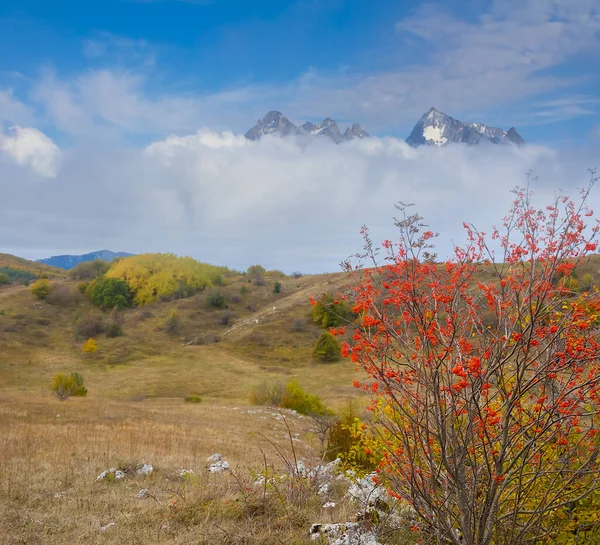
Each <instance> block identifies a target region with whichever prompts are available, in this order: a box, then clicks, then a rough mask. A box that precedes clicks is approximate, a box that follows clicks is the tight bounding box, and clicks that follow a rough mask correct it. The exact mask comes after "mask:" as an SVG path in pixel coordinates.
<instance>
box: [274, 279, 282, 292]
mask: <svg viewBox="0 0 600 545" xmlns="http://www.w3.org/2000/svg"><path fill="white" fill-rule="evenodd" d="M281 287H282V286H281V282H279V280H278V281H277V282H275V284H273V293H281Z"/></svg>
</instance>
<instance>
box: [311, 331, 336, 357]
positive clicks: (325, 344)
mask: <svg viewBox="0 0 600 545" xmlns="http://www.w3.org/2000/svg"><path fill="white" fill-rule="evenodd" d="M313 355H314V357H315V358H317V359H318V360H320V361H325V362H331V361H337V360H339V359H340V358H341V357H342V349H341V346H340V343H339V342H338V340H337V339H336V338H335V337H334V336H333V335H332V334H331V333H329V332H327V331H324V332H323V333H321V336H320V337H319V339H318V340H317V345H316V346H315V349H314V351H313Z"/></svg>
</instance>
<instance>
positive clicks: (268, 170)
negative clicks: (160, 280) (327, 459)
mask: <svg viewBox="0 0 600 545" xmlns="http://www.w3.org/2000/svg"><path fill="white" fill-rule="evenodd" d="M7 138H9V137H3V140H2V148H3V149H4V150H5V152H4V153H9V154H10V155H11V157H12V158H14V159H15V160H11V161H5V162H3V163H1V164H0V193H1V194H2V195H3V196H4V198H2V199H0V247H1V248H2V249H3V251H11V252H13V253H17V254H20V255H23V256H25V257H30V258H37V257H43V256H46V255H48V254H51V253H67V252H73V253H79V252H84V251H90V250H95V249H101V248H110V249H113V250H125V251H131V252H136V253H138V252H149V251H170V252H174V253H177V254H181V255H191V256H193V257H196V258H198V259H200V260H203V261H208V262H212V263H217V264H225V265H228V266H231V267H236V268H241V269H244V268H246V267H248V266H249V265H251V264H254V263H261V264H262V265H264V266H266V267H269V268H280V269H283V270H285V271H287V272H291V271H294V270H300V271H304V272H323V271H336V270H338V264H339V263H340V262H341V261H342V260H343V259H345V258H346V257H348V256H349V255H350V254H353V253H355V252H357V251H360V249H361V247H362V240H361V238H360V235H359V231H360V228H361V226H362V225H363V224H368V225H369V226H370V228H371V230H372V233H373V236H374V238H375V240H376V241H381V240H383V239H384V238H391V239H393V238H394V227H393V216H394V214H395V212H396V210H395V208H394V204H395V203H397V202H398V201H404V202H413V203H415V205H416V207H415V210H416V211H418V212H419V213H420V214H421V215H422V216H424V218H425V221H426V222H427V223H429V224H430V225H431V227H432V228H433V229H434V230H436V231H440V233H441V236H440V239H439V241H438V244H439V247H438V252H439V253H440V255H446V254H448V253H449V252H450V251H451V247H452V243H453V241H454V242H457V243H459V242H462V241H463V240H464V236H463V233H462V228H461V225H462V221H470V222H473V223H475V224H476V225H478V226H480V227H481V228H483V229H484V230H485V229H487V228H489V227H490V226H491V225H492V224H493V223H499V222H500V221H501V218H502V216H503V215H504V213H505V212H506V211H507V210H508V208H509V207H510V203H511V200H512V196H511V194H510V189H511V188H512V187H514V186H515V185H523V184H524V183H525V172H526V171H528V170H530V169H533V170H534V171H535V172H536V173H537V174H538V175H539V179H538V180H537V181H535V182H534V187H533V188H534V190H535V191H536V193H537V194H538V198H539V199H540V203H541V204H545V202H546V201H547V200H548V199H549V198H550V197H551V196H552V194H553V192H554V190H556V189H558V188H562V189H564V190H565V191H566V192H570V193H571V194H573V193H574V189H575V187H576V186H581V185H583V184H585V183H586V181H587V172H586V167H588V166H594V164H593V161H594V160H595V161H597V160H598V157H597V156H594V154H593V153H592V152H581V154H580V155H579V156H576V155H574V154H573V153H564V154H562V153H560V152H556V151H552V150H549V149H547V148H542V147H535V146H526V147H523V148H516V147H504V146H493V145H489V146H480V147H476V148H468V147H463V146H459V145H455V146H448V147H447V148H441V149H437V148H436V149H430V148H421V149H413V148H410V147H409V146H407V145H406V144H405V143H404V142H402V141H398V140H396V139H393V138H382V139H380V138H371V139H368V140H362V141H352V142H349V143H347V144H343V145H339V146H336V145H335V144H333V143H331V142H330V141H329V140H328V139H323V140H321V141H315V142H312V143H310V144H307V143H306V142H303V141H296V140H293V139H277V138H264V139H263V140H261V141H260V142H251V141H248V140H246V139H245V138H244V137H243V136H241V135H235V134H233V133H228V132H225V133H219V132H215V131H210V130H203V131H200V132H198V133H196V134H190V135H186V136H171V137H168V138H165V139H162V140H157V141H155V142H153V143H151V144H150V145H148V146H145V147H134V148H132V147H130V148H125V147H117V146H108V145H91V144H89V145H85V144H82V145H80V146H78V147H73V148H70V149H67V150H64V151H63V153H62V155H63V156H62V159H61V164H60V167H57V166H56V165H57V163H55V162H52V161H54V159H55V158H56V157H57V156H56V155H55V151H56V150H55V149H54V148H53V147H52V146H54V144H52V143H51V142H50V143H49V142H48V141H47V137H44V135H42V134H41V133H39V131H35V129H18V130H17V131H16V134H15V136H14V137H12V139H11V140H8V139H7ZM32 142H34V143H37V144H36V145H37V148H35V146H34V145H32V144H31V143H32ZM44 146H45V147H44ZM7 149H8V150H11V151H6V150H7ZM32 149H37V151H36V152H32V151H31V150H32ZM40 149H41V150H44V149H45V150H46V151H48V155H47V156H45V158H41V157H42V156H43V154H42V156H40ZM32 153H33V154H32ZM36 153H37V155H36ZM50 158H52V161H50ZM57 169H58V170H57ZM48 175H51V176H54V177H53V178H47V180H46V182H45V183H43V184H39V183H38V180H39V177H40V176H48ZM594 198H595V200H596V202H598V198H597V196H596V197H594Z"/></svg>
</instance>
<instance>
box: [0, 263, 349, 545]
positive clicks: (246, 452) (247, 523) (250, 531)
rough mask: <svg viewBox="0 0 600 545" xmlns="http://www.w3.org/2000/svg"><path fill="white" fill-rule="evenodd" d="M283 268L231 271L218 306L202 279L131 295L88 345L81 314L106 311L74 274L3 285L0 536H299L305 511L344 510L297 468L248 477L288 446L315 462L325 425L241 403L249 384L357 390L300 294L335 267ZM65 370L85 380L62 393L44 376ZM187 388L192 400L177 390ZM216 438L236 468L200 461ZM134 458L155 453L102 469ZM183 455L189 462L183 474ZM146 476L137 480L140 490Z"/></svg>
mask: <svg viewBox="0 0 600 545" xmlns="http://www.w3.org/2000/svg"><path fill="white" fill-rule="evenodd" d="M281 281H282V283H283V289H282V293H281V294H275V293H273V288H272V280H270V281H269V280H268V279H267V283H266V285H265V286H250V285H249V284H247V281H246V280H245V279H244V278H243V277H242V278H237V279H236V278H234V279H230V280H229V282H228V284H227V285H226V286H224V287H222V288H220V289H221V290H222V291H223V293H225V294H226V295H227V297H228V308H227V309H213V308H210V307H209V306H208V305H207V304H206V295H205V294H200V295H198V296H196V297H193V298H190V299H184V300H179V301H173V302H167V303H157V304H153V305H150V306H148V307H144V308H138V309H132V310H129V311H126V312H125V313H124V324H123V331H124V335H123V336H121V337H117V338H112V339H109V338H106V337H105V336H104V335H99V336H98V337H97V342H98V352H97V353H96V354H92V355H89V354H84V353H83V351H82V345H83V342H84V341H85V339H84V338H81V337H78V335H77V326H76V324H77V323H78V320H81V318H82V317H90V316H91V317H93V316H96V317H98V318H99V317H100V316H99V314H100V313H99V311H98V310H97V309H94V308H92V307H91V305H90V303H89V302H88V301H87V299H86V298H85V297H84V296H81V295H79V294H78V293H77V283H75V282H68V281H62V280H60V281H58V284H59V285H60V286H61V288H60V289H59V296H60V297H56V298H55V299H54V300H52V301H49V302H38V301H36V300H35V298H34V297H33V296H32V295H31V293H30V292H29V290H28V289H27V288H24V287H14V286H13V287H9V288H3V289H2V290H1V291H0V512H1V513H2V516H1V517H0V543H3V544H6V545H13V544H42V543H57V544H84V543H85V544H94V543H115V544H117V543H118V544H135V543H174V544H188V543H198V544H221V543H222V544H255V543H256V544H265V545H269V544H274V545H275V544H284V543H285V544H288V545H291V544H296V545H300V544H304V543H315V541H311V539H310V537H309V534H308V531H309V528H310V525H311V523H314V522H333V521H345V520H349V517H350V514H349V513H348V512H347V511H348V510H349V509H350V507H349V506H348V503H347V500H345V499H343V498H342V496H343V491H342V490H340V491H336V490H334V491H333V492H332V497H331V498H330V499H335V502H336V507H335V508H334V509H323V507H322V505H323V503H324V501H325V499H324V498H323V497H322V496H319V495H317V491H316V488H315V486H314V483H309V482H308V481H306V480H302V481H300V480H294V479H288V480H285V481H282V482H281V483H279V484H277V485H276V486H273V487H270V488H269V490H268V491H266V490H265V489H264V488H263V487H262V486H259V485H257V484H255V481H256V473H264V472H265V469H266V472H267V473H269V474H277V475H285V474H289V469H290V468H289V467H288V463H291V461H292V460H293V459H294V456H296V457H297V458H298V459H302V460H304V461H305V462H307V463H309V464H317V463H318V462H319V441H318V439H317V437H316V435H315V433H314V431H311V428H312V425H311V420H310V418H308V417H302V416H301V415H294V414H291V413H284V414H285V421H284V420H283V418H282V416H281V415H280V414H278V413H277V412H275V410H271V409H266V408H261V407H254V406H250V405H249V404H248V395H249V392H250V390H251V389H252V387H253V386H255V385H257V384H260V383H261V382H263V381H265V380H281V381H284V382H285V381H288V380H291V379H296V380H298V381H299V382H300V383H301V385H302V386H303V387H304V388H305V389H306V390H308V391H309V392H312V393H316V394H319V395H320V396H321V397H322V398H323V400H324V401H325V402H326V403H327V404H328V405H329V406H331V407H333V408H339V407H341V406H343V405H344V403H345V402H346V400H347V399H348V398H349V397H351V396H356V395H357V394H356V391H355V390H354V388H353V387H352V380H353V378H354V375H355V370H354V369H353V368H352V366H351V365H349V364H348V363H347V362H339V363H334V364H322V363H317V362H314V361H313V359H312V347H313V346H314V342H315V340H316V337H317V336H318V334H319V328H318V327H317V326H316V325H315V324H313V323H311V320H310V306H309V304H308V295H309V294H312V295H318V294H319V293H322V292H324V291H326V290H329V289H332V290H335V289H338V288H339V287H340V286H341V285H342V283H343V281H344V278H343V277H342V276H341V275H321V276H314V277H302V278H299V279H295V278H284V279H282V280H281ZM242 286H245V287H246V289H245V290H243V289H242ZM244 292H248V293H244ZM242 293H243V295H242ZM173 310H176V311H177V314H178V316H179V320H180V325H179V328H178V330H177V331H176V332H175V333H174V334H168V333H167V332H166V331H165V330H164V327H163V323H164V320H165V317H166V316H167V315H168V314H169V313H170V312H171V311H173ZM225 316H226V319H225V318H224V317H225ZM199 337H200V338H201V340H200V341H198V338H199ZM202 339H203V340H202ZM206 339H208V340H206ZM217 339H219V340H220V342H214V341H215V340H217ZM75 371H77V372H79V373H81V374H82V375H83V377H84V379H85V385H86V387H87V389H88V396H87V397H85V398H69V399H68V400H67V401H64V402H63V401H59V400H58V398H56V397H55V396H54V395H53V394H52V392H50V389H49V387H50V383H51V381H52V377H53V376H54V375H55V374H57V373H59V372H62V373H71V372H75ZM189 394H195V395H198V396H200V397H201V399H202V401H201V403H186V402H184V397H185V396H187V395H189ZM286 423H287V426H289V427H290V430H289V431H288V429H287V426H286ZM217 452H218V453H220V454H222V455H223V458H224V459H225V460H227V461H228V462H229V464H230V467H231V471H226V472H222V473H210V472H209V471H208V469H207V466H208V464H207V457H209V456H211V455H212V454H214V453H217ZM142 462H144V463H149V464H152V466H153V468H154V471H153V473H152V474H151V475H149V476H138V475H136V474H135V472H133V474H129V473H128V474H127V476H126V478H125V479H123V480H119V481H114V482H107V481H106V480H104V481H101V482H97V481H96V477H97V476H98V474H99V473H100V472H102V471H103V470H105V469H108V468H123V469H125V470H128V469H131V468H133V467H134V466H135V465H136V464H138V463H142ZM181 469H189V470H193V472H194V473H193V475H192V476H187V477H184V478H182V477H181V476H180V475H179V472H180V470H181ZM142 489H147V491H148V492H147V496H146V497H145V498H138V497H137V494H138V492H140V490H142ZM113 523H114V524H113Z"/></svg>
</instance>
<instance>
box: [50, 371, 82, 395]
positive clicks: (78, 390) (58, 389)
mask: <svg viewBox="0 0 600 545" xmlns="http://www.w3.org/2000/svg"><path fill="white" fill-rule="evenodd" d="M51 389H52V391H53V392H54V393H55V394H56V396H57V397H58V399H60V400H61V401H64V400H65V399H67V398H69V397H71V396H75V397H85V396H87V393H88V392H87V388H86V387H85V386H84V385H83V377H82V376H81V375H80V374H79V373H71V375H70V376H68V375H65V374H64V373H59V374H58V375H55V377H54V379H53V380H52V387H51Z"/></svg>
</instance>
